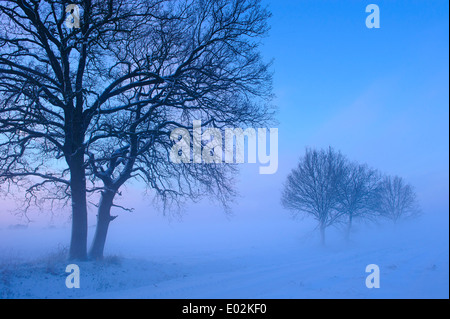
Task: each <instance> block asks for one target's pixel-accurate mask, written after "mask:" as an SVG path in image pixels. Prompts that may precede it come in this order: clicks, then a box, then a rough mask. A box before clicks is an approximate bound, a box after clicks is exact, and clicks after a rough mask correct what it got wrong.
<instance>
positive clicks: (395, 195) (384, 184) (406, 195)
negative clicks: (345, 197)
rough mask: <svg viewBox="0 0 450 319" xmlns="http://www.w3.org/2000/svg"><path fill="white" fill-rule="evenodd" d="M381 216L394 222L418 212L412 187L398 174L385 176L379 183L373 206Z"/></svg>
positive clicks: (417, 204) (413, 215)
mask: <svg viewBox="0 0 450 319" xmlns="http://www.w3.org/2000/svg"><path fill="white" fill-rule="evenodd" d="M374 208H375V209H376V211H377V212H378V213H379V214H380V216H381V217H384V218H387V219H390V220H392V221H393V222H394V223H397V222H398V221H400V220H402V219H408V218H411V217H415V216H417V215H418V214H419V213H420V208H419V203H418V201H417V196H416V193H415V192H414V189H413V187H412V186H411V185H410V184H408V183H406V182H405V180H404V179H403V178H401V177H398V176H385V177H384V178H383V179H382V180H381V182H380V183H379V186H378V189H377V196H376V206H375V207H374Z"/></svg>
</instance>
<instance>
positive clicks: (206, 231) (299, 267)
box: [0, 218, 449, 299]
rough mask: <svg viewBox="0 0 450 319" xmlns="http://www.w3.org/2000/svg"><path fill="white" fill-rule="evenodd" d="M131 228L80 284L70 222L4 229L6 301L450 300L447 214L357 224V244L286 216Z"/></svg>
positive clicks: (115, 234) (1, 272) (84, 265)
mask: <svg viewBox="0 0 450 319" xmlns="http://www.w3.org/2000/svg"><path fill="white" fill-rule="evenodd" d="M437 220H440V222H438V221H437ZM128 226H129V225H126V223H125V224H123V225H122V226H121V225H120V223H117V224H116V225H114V224H113V226H112V227H111V230H110V234H109V238H108V242H107V249H106V252H105V255H106V258H105V260H104V261H102V262H80V263H78V266H79V267H80V285H81V287H80V288H79V289H75V288H74V289H68V288H67V287H66V285H65V280H66V277H67V276H68V273H66V272H65V269H66V266H67V264H68V262H67V260H66V259H65V257H66V253H67V244H68V237H69V235H70V232H69V228H29V229H8V228H2V229H1V230H0V298H164V299H172V298H252V299H253V298H254V299H259V298H448V297H449V239H448V238H449V237H448V235H449V234H448V219H447V220H444V221H442V218H439V219H435V221H426V220H424V219H421V220H417V221H415V222H414V223H409V224H404V225H397V227H393V226H390V225H384V226H376V227H375V226H371V227H364V226H358V227H357V228H356V230H355V232H354V233H353V234H352V238H353V240H352V242H350V243H346V242H345V241H344V240H343V239H342V234H341V233H340V232H339V231H337V230H334V231H333V230H331V231H329V233H328V237H327V240H328V245H327V246H326V247H321V246H320V245H318V238H317V237H316V234H315V232H313V225H312V224H311V223H309V222H306V221H305V222H294V221H292V220H288V219H286V220H284V219H279V220H273V221H268V220H260V221H258V220H256V221H253V222H250V221H246V222H244V221H236V220H234V219H233V218H231V219H230V220H227V221H221V222H217V221H216V222H196V223H194V222H192V221H191V222H184V223H183V222H172V223H168V222H167V221H159V222H157V223H153V224H151V223H150V224H147V223H142V224H141V225H140V226H133V227H132V228H131V227H128ZM90 232H91V233H92V232H93V229H90ZM369 264H377V265H378V266H379V268H380V272H381V273H380V288H378V289H376V288H374V289H368V288H367V287H366V285H365V280H366V277H367V276H368V275H369V274H368V273H366V272H365V269H366V266H367V265H369Z"/></svg>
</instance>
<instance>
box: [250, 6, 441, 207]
mask: <svg viewBox="0 0 450 319" xmlns="http://www.w3.org/2000/svg"><path fill="white" fill-rule="evenodd" d="M266 3H267V4H268V6H269V8H270V10H271V12H272V13H273V17H272V19H271V21H270V23H271V26H272V28H271V31H270V36H269V37H268V38H267V39H265V40H264V48H263V53H264V55H265V56H266V57H267V58H270V57H273V58H274V66H273V69H274V72H275V77H274V79H275V81H274V86H275V93H276V95H277V99H276V100H275V104H276V105H277V106H278V108H279V113H278V120H279V149H280V154H279V171H278V174H277V176H260V177H254V176H255V175H254V174H255V173H256V169H255V170H253V169H251V173H248V175H247V174H246V173H244V174H245V178H244V179H245V180H246V181H248V180H253V178H254V180H253V184H257V185H258V188H259V191H253V190H249V188H251V187H249V186H248V185H247V183H244V182H243V188H244V191H245V192H248V193H249V194H252V195H251V196H256V197H257V196H258V193H259V194H260V198H261V199H262V198H264V199H266V198H273V199H274V200H273V201H272V200H271V205H277V201H279V200H278V198H279V192H280V190H281V185H280V184H281V183H282V182H283V181H284V179H285V178H286V175H287V174H288V173H289V171H290V170H291V169H292V168H293V167H294V166H295V165H296V162H297V160H298V158H299V156H301V155H302V153H303V152H304V149H305V147H306V146H311V147H327V146H328V145H331V146H333V147H335V148H336V149H339V150H341V151H342V152H343V153H344V154H345V155H347V156H348V157H349V158H350V159H353V160H357V161H360V162H364V163H367V164H369V165H370V166H372V167H374V168H377V169H379V170H380V171H382V172H385V173H387V174H396V175H400V176H403V177H404V178H406V179H407V180H408V181H409V182H411V183H412V184H413V185H414V186H415V188H416V190H417V193H418V195H419V198H420V200H421V202H422V206H423V208H424V209H425V210H428V211H430V210H432V211H440V212H447V213H448V185H449V178H448V176H449V171H448V164H449V148H448V144H449V140H448V138H449V121H448V116H449V114H448V113H449V108H448V103H449V93H448V92H449V91H448V84H449V83H448V81H449V74H448V68H449V65H448V59H449V51H448V49H449V42H448V38H449V34H448V26H449V21H448V9H449V8H448V1H376V2H370V1H320V0H314V1H313V0H309V1H299V0H296V1H290V0H289V1H287V0H283V1H276V2H275V1H266ZM370 3H375V4H377V5H378V6H379V8H380V21H381V23H380V24H381V27H380V28H379V29H368V28H367V27H366V25H365V20H366V17H367V16H368V15H369V14H368V13H366V12H365V8H366V6H367V5H368V4H370ZM251 176H253V178H251ZM256 180H258V181H257V182H255V181H256ZM275 185H280V186H279V187H277V186H275ZM266 186H267V187H266ZM263 206H265V205H263Z"/></svg>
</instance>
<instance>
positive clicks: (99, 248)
mask: <svg viewBox="0 0 450 319" xmlns="http://www.w3.org/2000/svg"><path fill="white" fill-rule="evenodd" d="M114 196H115V192H113V191H103V192H102V196H101V199H100V204H99V207H98V214H97V227H96V230H95V236H94V240H93V242H92V246H91V249H90V251H89V257H90V258H92V259H102V258H103V251H104V249H105V242H106V236H107V234H108V228H109V223H110V222H111V221H112V220H113V219H114V217H111V214H110V212H111V207H112V205H113V200H114Z"/></svg>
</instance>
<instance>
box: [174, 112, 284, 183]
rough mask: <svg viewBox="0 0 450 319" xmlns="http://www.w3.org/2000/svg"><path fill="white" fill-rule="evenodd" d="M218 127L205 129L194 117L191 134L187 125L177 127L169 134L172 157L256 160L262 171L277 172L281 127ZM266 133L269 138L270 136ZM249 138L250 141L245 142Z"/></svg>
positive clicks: (210, 160)
mask: <svg viewBox="0 0 450 319" xmlns="http://www.w3.org/2000/svg"><path fill="white" fill-rule="evenodd" d="M223 133H224V134H222V131H221V130H220V129H218V128H207V129H205V130H203V129H202V122H201V121H200V120H195V121H193V126H192V136H191V133H190V132H189V130H187V129H185V128H176V129H174V130H173V131H172V132H171V134H170V138H171V140H172V141H173V142H174V145H173V147H172V149H171V151H170V160H171V161H172V162H173V163H176V164H180V163H184V164H202V163H203V164H210V163H227V164H233V163H236V164H242V163H245V153H246V152H245V150H246V149H247V163H253V164H255V163H257V159H258V161H259V163H260V164H262V166H260V167H259V173H260V174H275V173H276V172H277V170H278V129H277V128H270V129H267V128H257V129H255V128H247V129H245V130H244V129H242V128H226V129H225V130H224V132H223ZM267 133H268V135H269V140H267ZM245 138H247V142H245Z"/></svg>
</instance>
